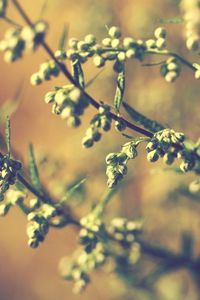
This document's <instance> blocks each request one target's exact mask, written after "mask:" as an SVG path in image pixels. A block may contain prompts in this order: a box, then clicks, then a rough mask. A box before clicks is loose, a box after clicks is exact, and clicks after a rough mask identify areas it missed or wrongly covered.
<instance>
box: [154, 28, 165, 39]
mask: <svg viewBox="0 0 200 300" xmlns="http://www.w3.org/2000/svg"><path fill="white" fill-rule="evenodd" d="M154 36H155V38H156V39H159V38H163V39H165V38H166V36H167V31H166V29H165V28H163V27H158V28H156V30H155V31H154Z"/></svg>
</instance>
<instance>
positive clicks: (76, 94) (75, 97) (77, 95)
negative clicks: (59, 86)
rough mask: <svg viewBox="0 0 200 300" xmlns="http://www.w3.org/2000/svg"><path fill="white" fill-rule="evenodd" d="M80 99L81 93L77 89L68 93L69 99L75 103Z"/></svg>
mask: <svg viewBox="0 0 200 300" xmlns="http://www.w3.org/2000/svg"><path fill="white" fill-rule="evenodd" d="M80 97H81V91H80V89H79V88H74V89H73V90H72V91H71V92H70V93H69V98H70V99H71V100H72V101H73V102H75V103H78V101H79V100H80Z"/></svg>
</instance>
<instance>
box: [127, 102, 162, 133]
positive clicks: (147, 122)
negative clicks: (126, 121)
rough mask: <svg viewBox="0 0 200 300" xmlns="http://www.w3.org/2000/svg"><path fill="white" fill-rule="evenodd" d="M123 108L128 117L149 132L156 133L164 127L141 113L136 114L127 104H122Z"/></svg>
mask: <svg viewBox="0 0 200 300" xmlns="http://www.w3.org/2000/svg"><path fill="white" fill-rule="evenodd" d="M123 106H124V108H125V110H126V112H127V113H128V114H129V116H130V117H131V118H132V119H133V120H134V121H135V122H137V123H139V124H140V125H142V126H144V127H145V128H146V129H148V130H150V131H151V132H157V131H160V130H163V129H164V128H165V127H164V126H163V125H161V124H160V123H158V122H156V121H154V120H151V119H149V118H147V117H145V116H144V115H142V114H141V113H139V112H137V111H136V110H135V109H134V108H132V107H131V106H130V105H129V104H128V103H126V102H124V103H123Z"/></svg>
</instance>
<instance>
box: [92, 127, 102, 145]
mask: <svg viewBox="0 0 200 300" xmlns="http://www.w3.org/2000/svg"><path fill="white" fill-rule="evenodd" d="M100 139H101V133H100V132H99V131H97V130H95V131H94V132H93V140H94V141H95V142H98V141H99V140H100Z"/></svg>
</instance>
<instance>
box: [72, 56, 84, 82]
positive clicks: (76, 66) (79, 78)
mask: <svg viewBox="0 0 200 300" xmlns="http://www.w3.org/2000/svg"><path fill="white" fill-rule="evenodd" d="M72 71H73V76H74V79H75V80H76V82H77V84H78V85H79V87H80V88H84V87H85V79H84V74H83V69H82V66H81V64H80V62H79V61H77V60H76V61H74V62H72Z"/></svg>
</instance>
